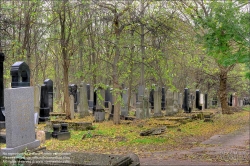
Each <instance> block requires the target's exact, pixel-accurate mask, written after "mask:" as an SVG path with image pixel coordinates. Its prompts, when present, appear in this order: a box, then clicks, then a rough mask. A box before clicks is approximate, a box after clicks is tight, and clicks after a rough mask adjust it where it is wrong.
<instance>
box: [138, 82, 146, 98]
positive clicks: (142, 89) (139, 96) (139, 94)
mask: <svg viewBox="0 0 250 166" xmlns="http://www.w3.org/2000/svg"><path fill="white" fill-rule="evenodd" d="M144 90H145V87H144V85H139V87H138V101H142V100H143V95H144Z"/></svg>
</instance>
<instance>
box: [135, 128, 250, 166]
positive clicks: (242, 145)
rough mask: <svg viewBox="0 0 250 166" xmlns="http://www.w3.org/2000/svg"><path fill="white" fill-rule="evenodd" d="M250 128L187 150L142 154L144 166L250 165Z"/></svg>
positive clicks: (142, 164) (215, 138)
mask: <svg viewBox="0 0 250 166" xmlns="http://www.w3.org/2000/svg"><path fill="white" fill-rule="evenodd" d="M249 130H250V127H249V126H245V127H244V128H241V129H240V130H237V131H235V132H233V133H229V134H226V135H214V136H213V137H211V138H210V139H208V140H206V141H204V142H201V143H200V144H198V145H197V146H196V145H194V146H193V147H192V148H190V149H186V150H166V151H161V152H153V153H150V152H145V153H143V154H141V155H140V156H139V157H140V163H141V166H144V165H152V166H153V165H159V166H160V165H162V166H164V165H250V162H249V161H250V150H249V144H250V142H249V140H250V139H249V136H250V133H249Z"/></svg>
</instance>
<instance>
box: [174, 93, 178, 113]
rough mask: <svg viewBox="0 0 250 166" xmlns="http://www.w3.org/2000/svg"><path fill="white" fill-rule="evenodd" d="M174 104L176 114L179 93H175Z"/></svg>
mask: <svg viewBox="0 0 250 166" xmlns="http://www.w3.org/2000/svg"><path fill="white" fill-rule="evenodd" d="M173 99H174V103H173V112H174V114H176V113H178V92H174V96H173Z"/></svg>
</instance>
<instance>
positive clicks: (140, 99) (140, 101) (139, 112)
mask: <svg viewBox="0 0 250 166" xmlns="http://www.w3.org/2000/svg"><path fill="white" fill-rule="evenodd" d="M143 95H144V86H143V85H139V87H138V93H137V101H136V118H137V119H142V118H144V113H143Z"/></svg>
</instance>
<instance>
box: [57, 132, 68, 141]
mask: <svg viewBox="0 0 250 166" xmlns="http://www.w3.org/2000/svg"><path fill="white" fill-rule="evenodd" d="M57 139H58V140H60V141H63V140H67V139H70V132H60V133H58V134H57Z"/></svg>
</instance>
